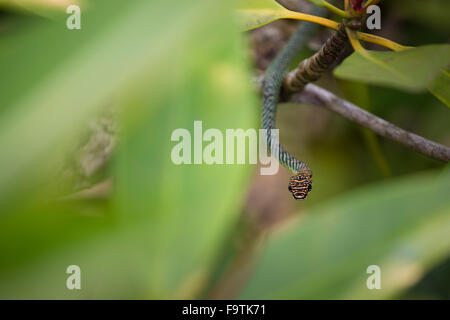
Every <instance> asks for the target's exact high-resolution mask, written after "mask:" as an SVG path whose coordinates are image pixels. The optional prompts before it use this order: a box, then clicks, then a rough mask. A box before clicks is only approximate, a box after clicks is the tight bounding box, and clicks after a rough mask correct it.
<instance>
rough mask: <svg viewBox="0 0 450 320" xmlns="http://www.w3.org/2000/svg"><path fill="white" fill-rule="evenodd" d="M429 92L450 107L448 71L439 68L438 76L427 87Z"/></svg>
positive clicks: (449, 76) (449, 78) (449, 75)
mask: <svg viewBox="0 0 450 320" xmlns="http://www.w3.org/2000/svg"><path fill="white" fill-rule="evenodd" d="M428 90H430V92H431V93H432V94H433V95H434V96H435V97H436V98H438V99H439V100H441V101H442V103H444V104H446V105H447V107H450V74H449V71H443V70H441V72H440V74H439V76H438V77H437V78H436V80H434V82H433V83H432V84H431V86H430V87H429V88H428Z"/></svg>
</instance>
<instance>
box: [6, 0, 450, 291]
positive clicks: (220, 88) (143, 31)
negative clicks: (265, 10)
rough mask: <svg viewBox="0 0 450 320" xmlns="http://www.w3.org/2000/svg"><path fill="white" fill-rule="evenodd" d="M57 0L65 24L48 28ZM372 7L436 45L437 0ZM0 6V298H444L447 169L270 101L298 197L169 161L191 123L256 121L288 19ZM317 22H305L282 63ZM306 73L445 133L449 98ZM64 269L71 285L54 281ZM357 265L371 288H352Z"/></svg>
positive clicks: (252, 170)
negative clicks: (241, 20)
mask: <svg viewBox="0 0 450 320" xmlns="http://www.w3.org/2000/svg"><path fill="white" fill-rule="evenodd" d="M279 2H280V3H282V4H283V5H284V6H286V7H287V8H289V9H291V10H298V11H304V10H306V9H307V8H308V6H309V3H307V2H306V1H301V0H290V1H288V0H285V1H281V0H280V1H279ZM337 2H338V5H340V6H341V7H342V3H343V1H337ZM74 3H75V4H78V5H79V6H80V7H81V29H80V30H68V29H67V27H66V20H67V18H68V17H69V16H70V14H67V13H66V11H65V10H66V8H67V6H68V5H70V4H74ZM380 6H381V12H382V30H379V31H377V32H375V33H377V34H379V35H382V36H384V37H387V38H389V39H392V40H394V41H396V42H398V43H401V44H403V45H409V46H420V45H426V44H438V43H449V40H450V38H449V37H450V33H449V31H450V19H449V16H448V13H449V12H450V10H449V9H450V3H449V2H448V1H446V0H429V1H426V2H424V1H420V0H397V1H383V2H382V3H381V5H380ZM0 10H1V11H0V39H1V40H0V70H1V74H2V75H3V77H1V80H0V82H1V83H0V298H1V299H14V298H18V299H105V298H106V299H108V298H112V299H185V298H194V299H195V298H208V299H219V298H222V299H229V298H243V299H449V298H450V277H449V275H450V170H449V167H448V165H447V164H442V163H440V162H438V161H435V160H432V159H429V158H427V157H425V156H423V155H421V154H418V153H416V152H414V151H412V150H410V149H408V148H406V147H404V146H402V145H399V144H397V143H395V142H392V141H390V140H387V139H384V138H381V137H378V136H375V135H374V134H373V133H371V132H370V131H368V130H365V129H362V128H361V127H359V126H357V125H356V124H353V123H351V122H349V121H347V120H346V119H343V118H341V117H339V116H337V115H335V114H332V113H331V112H329V111H327V110H325V109H322V108H319V107H316V106H310V105H299V104H281V105H280V106H279V108H278V114H277V126H278V127H279V128H280V140H281V143H282V144H283V145H284V146H285V147H286V149H287V150H289V151H290V152H291V153H292V154H294V155H296V156H298V157H299V158H300V159H302V160H304V161H305V162H306V163H308V165H309V166H310V167H311V168H312V170H313V190H312V192H311V194H310V195H309V196H308V199H307V200H306V201H295V200H294V199H292V196H291V194H290V193H289V192H288V190H287V184H288V179H289V176H290V173H289V172H288V170H287V169H285V168H283V167H280V171H279V173H278V174H276V175H274V176H261V175H260V174H259V167H258V166H255V165H206V164H202V165H179V166H177V165H175V164H174V163H173V162H172V161H171V150H172V148H173V146H174V145H175V144H176V143H175V142H172V141H171V134H172V132H173V131H174V130H175V129H177V128H186V129H188V130H189V131H191V132H193V122H194V120H202V121H203V128H204V130H205V129H206V128H217V129H220V130H221V131H223V132H225V130H226V129H235V128H243V129H249V128H256V129H257V128H259V126H260V114H261V97H260V95H259V93H258V91H257V90H256V89H255V88H253V87H252V78H253V77H254V76H256V75H261V74H263V72H264V70H265V69H266V68H267V67H268V65H269V64H270V62H271V61H272V59H273V58H274V57H275V56H276V54H277V53H278V51H279V50H280V48H282V46H283V45H284V44H285V43H286V41H287V40H288V39H289V37H290V35H291V34H292V33H293V32H294V31H295V29H296V27H297V25H298V22H295V21H287V20H282V21H276V22H273V23H271V24H269V25H266V26H264V27H261V28H259V29H256V30H254V31H250V32H241V31H240V30H239V28H238V27H237V24H236V21H235V20H236V19H235V14H234V10H235V3H234V2H233V1H214V2H213V1H208V0H197V1H190V2H179V3H174V2H168V1H164V0H152V1H144V0H135V1H112V0H85V1H64V0H60V1H58V0H54V1H48V0H24V1H8V0H4V1H0ZM330 18H333V17H330ZM331 34H332V32H331V31H329V30H326V29H325V28H320V29H319V32H317V34H316V35H315V36H314V38H313V39H311V41H310V42H309V43H308V46H307V47H306V48H305V49H304V50H303V52H302V53H301V55H300V56H299V58H298V61H301V60H302V59H304V58H306V57H308V56H310V55H312V54H313V53H314V52H315V51H316V50H318V49H319V48H320V45H321V44H322V43H323V42H324V41H325V40H326V39H327V38H328V37H329V36H330V35H331ZM368 48H370V49H374V50H384V49H383V48H380V47H376V46H368ZM292 67H295V65H293V66H292ZM318 85H320V86H322V87H324V88H327V89H328V90H330V91H333V92H334V93H336V94H337V95H338V96H340V97H343V98H345V99H347V100H350V101H352V102H354V103H355V104H357V105H359V106H360V107H363V108H365V109H367V110H369V111H370V112H372V113H374V114H376V115H378V116H380V117H382V118H384V119H386V120H388V121H390V122H392V123H394V124H396V125H398V126H400V127H402V128H404V129H406V130H409V131H412V132H414V133H417V134H419V135H422V136H424V137H426V138H428V139H431V140H434V141H437V142H440V143H442V144H444V145H447V146H449V145H450V126H449V123H450V113H449V110H448V108H447V107H446V106H445V105H444V104H442V103H441V102H440V101H439V100H437V99H436V98H435V97H434V96H432V95H431V94H429V93H424V94H410V93H405V92H401V91H399V90H395V89H388V88H384V87H377V86H368V85H365V84H361V83H356V82H350V81H344V80H338V79H336V78H334V77H333V76H332V74H331V73H330V74H328V75H326V76H325V77H323V79H321V80H320V81H319V82H318ZM449 89H450V88H449ZM70 265H78V266H79V267H80V269H81V289H80V290H68V289H67V287H66V280H67V278H68V277H69V274H67V273H66V269H67V267H68V266H70ZM370 265H378V266H379V267H380V269H381V289H380V290H369V289H368V288H367V286H366V280H367V278H368V277H369V276H370V274H367V273H366V270H367V268H368V267H369V266H370Z"/></svg>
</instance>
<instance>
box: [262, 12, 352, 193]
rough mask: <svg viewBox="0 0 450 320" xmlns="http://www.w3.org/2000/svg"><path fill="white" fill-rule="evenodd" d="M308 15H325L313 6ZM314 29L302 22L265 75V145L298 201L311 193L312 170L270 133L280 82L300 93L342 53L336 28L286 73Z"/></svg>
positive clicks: (340, 33)
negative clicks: (287, 173)
mask: <svg viewBox="0 0 450 320" xmlns="http://www.w3.org/2000/svg"><path fill="white" fill-rule="evenodd" d="M309 14H313V15H316V16H324V15H325V10H324V9H323V8H320V7H314V8H313V9H312V10H311V11H310V12H309ZM316 28H317V26H316V25H315V24H313V23H309V22H303V23H301V25H300V26H299V27H298V28H297V30H296V32H295V33H294V35H293V36H292V37H291V38H290V39H289V41H288V43H287V44H286V45H285V46H284V47H283V49H282V50H281V52H280V53H279V54H278V55H277V56H276V57H275V59H274V61H273V62H272V63H271V64H270V66H269V68H268V69H267V71H266V72H265V74H264V86H263V110H262V127H263V129H265V131H266V133H267V146H268V148H269V149H270V150H271V152H272V155H274V154H273V151H274V150H275V151H276V153H277V156H278V160H279V162H280V163H281V164H282V165H284V166H285V167H286V168H288V169H289V170H291V172H293V173H294V175H293V176H292V177H291V178H290V180H289V191H290V192H291V193H292V195H293V196H294V198H295V199H297V200H301V199H305V198H306V197H307V195H308V193H309V192H310V191H311V188H312V171H311V169H310V168H309V167H308V165H307V164H306V163H304V162H303V161H300V160H298V159H297V158H295V157H294V156H293V155H291V154H290V153H289V152H288V151H286V150H285V149H284V147H283V146H282V145H281V144H279V141H278V139H275V138H274V137H272V131H271V130H272V129H275V115H276V109H277V104H278V101H279V96H280V91H281V88H282V86H283V82H284V88H287V89H288V90H293V91H294V90H296V91H299V90H301V88H302V87H303V86H304V85H306V83H308V82H311V81H315V80H317V79H318V78H319V77H320V75H321V74H322V73H323V72H324V71H326V70H327V69H328V68H329V67H330V66H331V65H332V64H333V63H334V61H336V60H337V58H338V56H339V53H340V52H342V50H343V48H344V46H345V45H346V43H347V38H346V35H345V32H344V31H343V28H339V30H338V31H337V32H336V33H335V34H334V35H333V36H332V37H331V38H330V39H328V41H327V42H326V43H325V44H324V45H323V46H322V48H321V50H320V51H319V52H317V53H316V54H315V55H313V56H312V57H310V58H309V59H306V60H304V61H302V62H301V63H300V65H299V67H298V68H297V69H296V70H294V71H293V72H291V73H289V74H288V73H287V69H288V68H289V66H290V65H291V64H292V63H293V61H294V59H295V58H296V56H297V55H298V54H299V52H300V51H301V50H302V48H303V47H304V45H305V44H306V41H307V40H308V39H309V38H310V37H311V36H312V34H313V33H314V31H315V30H316ZM286 75H287V77H286ZM285 77H286V81H285ZM273 138H274V139H273ZM272 140H274V141H272Z"/></svg>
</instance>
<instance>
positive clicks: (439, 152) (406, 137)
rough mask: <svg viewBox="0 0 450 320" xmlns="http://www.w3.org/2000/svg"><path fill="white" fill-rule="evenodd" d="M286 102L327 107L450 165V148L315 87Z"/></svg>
mask: <svg viewBox="0 0 450 320" xmlns="http://www.w3.org/2000/svg"><path fill="white" fill-rule="evenodd" d="M286 99H287V101H289V102H297V103H310V104H313V105H317V106H321V107H325V108H326V109H328V110H330V111H333V112H335V113H337V114H339V115H340V116H342V117H344V118H346V119H348V120H350V121H353V122H355V123H357V124H359V125H361V126H363V127H366V128H368V129H369V130H371V131H373V132H375V133H377V134H379V135H380V136H383V137H386V138H389V139H392V140H394V141H396V142H398V143H400V144H403V145H405V146H408V147H410V148H411V149H413V150H415V151H417V152H420V153H422V154H424V155H426V156H428V157H430V158H433V159H436V160H440V161H443V162H448V161H450V148H449V147H447V146H444V145H442V144H439V143H437V142H434V141H431V140H428V139H425V138H423V137H421V136H419V135H417V134H414V133H411V132H408V131H406V130H403V129H402V128H399V127H397V126H396V125H394V124H392V123H390V122H388V121H386V120H384V119H381V118H379V117H377V116H376V115H374V114H372V113H370V112H367V111H365V110H363V109H361V108H359V107H357V106H356V105H354V104H352V103H350V102H348V101H346V100H344V99H341V98H339V97H337V96H336V95H334V94H333V93H331V92H329V91H327V90H325V89H323V88H320V87H318V86H316V85H314V84H308V85H307V86H306V87H305V88H304V89H303V91H302V92H300V93H294V94H292V95H290V96H289V97H287V98H286Z"/></svg>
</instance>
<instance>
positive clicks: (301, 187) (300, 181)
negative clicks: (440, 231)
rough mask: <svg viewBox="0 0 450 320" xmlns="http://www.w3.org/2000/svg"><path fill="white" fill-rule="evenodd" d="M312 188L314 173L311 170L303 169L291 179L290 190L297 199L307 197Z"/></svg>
mask: <svg viewBox="0 0 450 320" xmlns="http://www.w3.org/2000/svg"><path fill="white" fill-rule="evenodd" d="M311 189H312V174H311V172H310V171H301V172H299V173H298V174H297V175H295V176H292V177H291V178H290V179H289V191H290V192H291V193H292V195H293V196H294V199H296V200H303V199H306V197H307V196H308V193H309V192H310V191H311Z"/></svg>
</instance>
